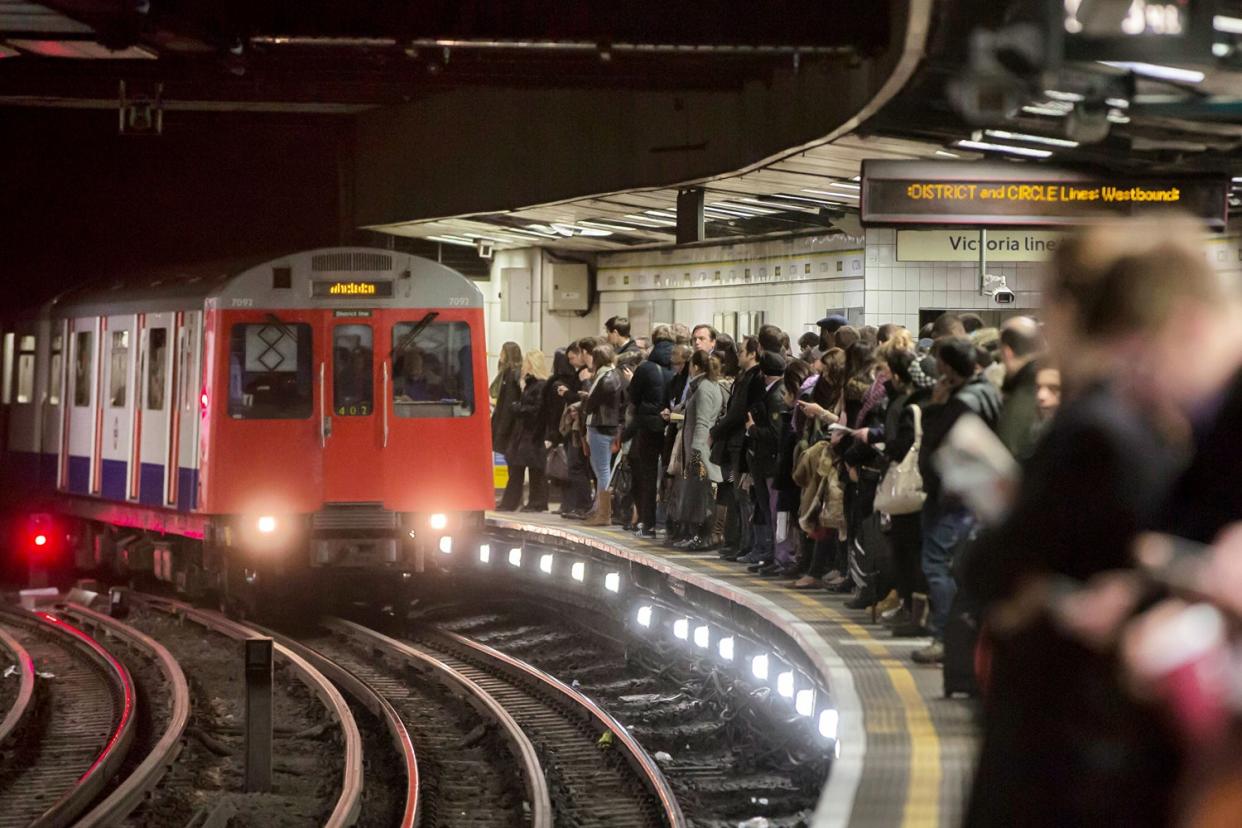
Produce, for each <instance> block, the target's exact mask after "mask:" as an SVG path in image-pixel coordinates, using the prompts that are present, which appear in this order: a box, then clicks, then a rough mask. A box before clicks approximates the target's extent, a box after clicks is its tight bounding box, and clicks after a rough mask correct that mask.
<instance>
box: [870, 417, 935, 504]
mask: <svg viewBox="0 0 1242 828" xmlns="http://www.w3.org/2000/svg"><path fill="white" fill-rule="evenodd" d="M910 408H912V409H913V410H914V445H912V446H910V450H909V451H907V452H906V456H905V457H903V458H901V462H900V463H894V464H893V465H891V466H889V467H888V471H886V472H884V477H883V478H882V479H881V480H880V486H879V488H878V489H876V492H875V510H876V511H877V512H883V513H884V514H886V515H911V514H914V513H915V512H917V511H919V510H921V509H922V508H923V501H924V500H926V499H927V493H926V492H924V491H923V475H921V474H919V449H920V448H922V446H923V411H922V410H921V409H920V408H919V407H918V406H917V405H912V406H910Z"/></svg>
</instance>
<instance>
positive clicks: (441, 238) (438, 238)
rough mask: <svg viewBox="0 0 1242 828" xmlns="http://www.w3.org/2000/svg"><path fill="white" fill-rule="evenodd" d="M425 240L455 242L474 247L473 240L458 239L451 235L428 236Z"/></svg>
mask: <svg viewBox="0 0 1242 828" xmlns="http://www.w3.org/2000/svg"><path fill="white" fill-rule="evenodd" d="M427 241H434V242H443V243H444V244H456V245H459V246H461V247H474V242H472V241H470V240H469V239H458V238H455V237H453V236H428V237H427Z"/></svg>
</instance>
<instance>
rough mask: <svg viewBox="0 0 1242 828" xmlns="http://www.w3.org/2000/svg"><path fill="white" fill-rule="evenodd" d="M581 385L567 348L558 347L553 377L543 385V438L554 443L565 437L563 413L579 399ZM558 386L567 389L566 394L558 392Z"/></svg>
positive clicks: (556, 443)
mask: <svg viewBox="0 0 1242 828" xmlns="http://www.w3.org/2000/svg"><path fill="white" fill-rule="evenodd" d="M581 387H582V383H581V382H580V381H579V380H578V372H577V371H576V370H575V369H574V366H572V365H570V364H569V357H568V356H567V355H566V354H565V349H564V348H558V349H557V351H556V354H555V355H554V356H553V357H552V377H551V378H550V379H549V380H548V382H547V384H546V385H544V387H543V424H544V425H543V439H545V440H548V441H549V442H551V443H552V444H553V445H559V444H560V443H561V442H562V441H563V440H564V439H565V437H564V436H563V435H562V434H561V415H562V414H564V413H565V406H567V405H569V404H571V403H575V402H577V401H578V389H579V388H581ZM558 388H564V389H565V394H564V396H562V395H561V394H558V393H557V389H558Z"/></svg>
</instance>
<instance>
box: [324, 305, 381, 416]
mask: <svg viewBox="0 0 1242 828" xmlns="http://www.w3.org/2000/svg"><path fill="white" fill-rule="evenodd" d="M373 353H374V351H373V350H372V337H371V326H370V325H337V326H336V328H335V329H333V332H332V410H333V411H334V412H336V415H337V416H338V417H365V416H367V415H368V414H370V413H371V409H372V407H373V405H374V403H373V402H372V391H373V385H374V384H373V382H372V368H371V357H372V355H373Z"/></svg>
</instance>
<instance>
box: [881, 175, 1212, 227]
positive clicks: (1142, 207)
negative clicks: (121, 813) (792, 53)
mask: <svg viewBox="0 0 1242 828" xmlns="http://www.w3.org/2000/svg"><path fill="white" fill-rule="evenodd" d="M1228 193H1229V179H1228V178H1227V177H1225V176H1186V177H1181V178H1173V177H1169V178H1163V177H1162V178H1150V179H1148V178H1132V179H1127V178H1122V177H1116V178H1113V177H1109V178H1094V177H1091V176H1086V175H1081V174H1078V173H1074V172H1068V171H1065V170H1057V169H1052V168H1044V167H1035V166H1031V165H1019V164H990V163H987V162H970V161H945V162H925V161H864V162H863V174H862V198H861V207H860V209H861V212H862V220H863V222H864V223H866V224H925V225H926V224H931V225H935V224H940V225H945V224H950V225H951V224H973V225H984V226H986V225H1010V226H1012V225H1047V226H1058V225H1061V226H1064V225H1075V224H1085V223H1089V222H1091V221H1095V220H1099V219H1106V218H1110V217H1119V216H1130V215H1136V214H1139V213H1142V212H1145V211H1150V210H1169V209H1172V210H1177V211H1180V212H1183V213H1188V214H1190V215H1192V216H1196V217H1198V218H1200V219H1202V220H1203V221H1205V222H1207V223H1208V224H1209V225H1210V226H1212V227H1217V228H1220V227H1224V226H1225V216H1226V209H1227V202H1226V199H1227V197H1228Z"/></svg>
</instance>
